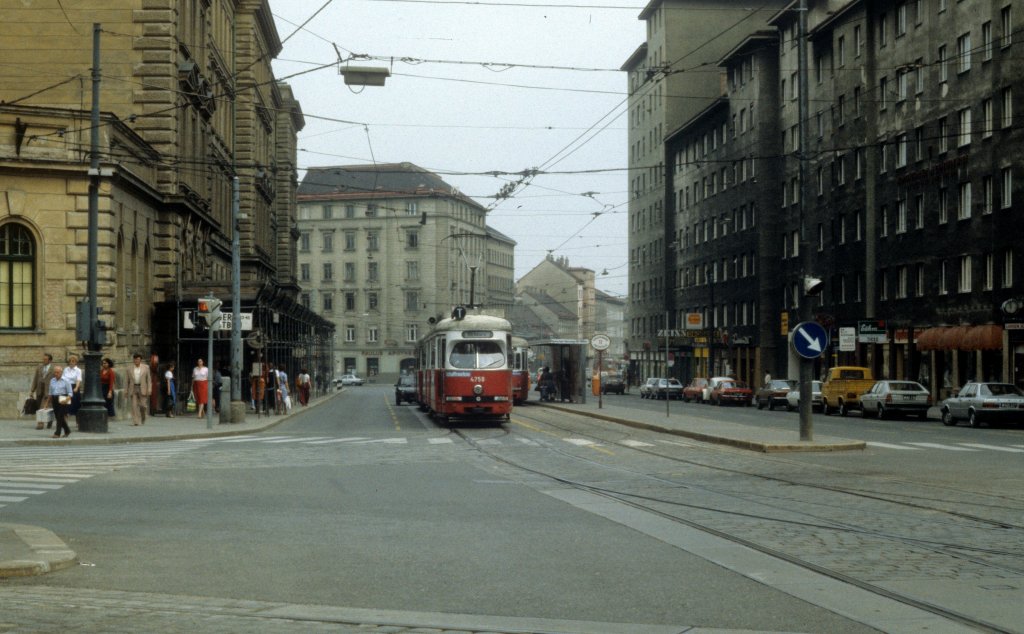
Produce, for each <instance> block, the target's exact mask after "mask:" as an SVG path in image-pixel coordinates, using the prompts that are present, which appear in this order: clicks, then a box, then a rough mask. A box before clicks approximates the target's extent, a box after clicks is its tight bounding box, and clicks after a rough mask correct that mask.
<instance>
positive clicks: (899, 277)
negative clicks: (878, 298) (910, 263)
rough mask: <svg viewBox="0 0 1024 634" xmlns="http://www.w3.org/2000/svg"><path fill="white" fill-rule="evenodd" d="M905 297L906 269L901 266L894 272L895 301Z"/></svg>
mask: <svg viewBox="0 0 1024 634" xmlns="http://www.w3.org/2000/svg"><path fill="white" fill-rule="evenodd" d="M906 297H907V267H905V266H901V267H900V268H899V270H898V271H896V299H906Z"/></svg>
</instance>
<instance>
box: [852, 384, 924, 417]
mask: <svg viewBox="0 0 1024 634" xmlns="http://www.w3.org/2000/svg"><path fill="white" fill-rule="evenodd" d="M860 404H861V409H862V411H863V415H864V416H865V417H867V416H869V415H875V416H877V417H878V419H879V420H885V419H886V418H888V417H889V416H892V415H894V414H913V415H915V416H917V417H919V418H928V408H930V407H931V406H932V395H931V394H929V393H928V390H927V389H926V388H925V387H924V386H923V385H921V384H920V383H917V382H916V381H878V382H877V383H875V384H874V386H872V388H871V389H870V390H869V391H867V392H865V393H864V394H861V397H860Z"/></svg>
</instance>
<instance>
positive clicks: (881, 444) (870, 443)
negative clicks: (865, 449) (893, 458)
mask: <svg viewBox="0 0 1024 634" xmlns="http://www.w3.org/2000/svg"><path fill="white" fill-rule="evenodd" d="M864 444H866V445H868V446H869V447H881V448H882V449H903V450H905V451H921V448H920V447H907V446H906V445H891V444H889V443H887V442H874V441H871V440H869V441H867V442H866V443H864Z"/></svg>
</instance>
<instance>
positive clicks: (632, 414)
mask: <svg viewBox="0 0 1024 634" xmlns="http://www.w3.org/2000/svg"><path fill="white" fill-rule="evenodd" d="M636 398H639V397H637V396H630V395H628V394H625V395H605V396H604V397H603V399H602V403H601V405H602V407H600V408H599V407H598V397H596V396H590V395H587V402H586V403H540V402H538V401H530V402H529V403H530V405H531V406H536V405H539V406H541V407H547V408H550V409H557V410H562V411H565V412H572V413H574V414H583V415H585V416H590V417H591V418H598V419H601V420H606V421H609V422H612V423H618V424H620V425H626V426H628V427H635V428H637V429H647V430H650V431H654V432H658V433H662V434H671V435H673V436H682V437H685V438H692V439H693V440H699V441H701V442H708V443H715V444H720V445H728V446H731V447H738V448H740V449H749V450H751V451H760V452H763V453H779V452H793V451H851V450H861V449H864V448H865V443H864V441H862V440H850V439H847V438H838V437H836V436H825V435H822V434H814V435H813V437H814V440H811V441H802V440H800V427H799V425H800V423H799V418H798V417H796V416H794V417H793V419H792V420H793V428H792V429H787V430H780V429H773V428H770V427H761V426H758V425H744V424H741V423H733V422H727V421H724V420H722V418H724V416H723V415H724V414H725V412H728V411H729V408H727V407H712V406H710V405H700V404H697V403H684V402H683V401H670V402H669V405H668V410H669V415H668V416H666V415H665V407H664V403H661V405H662V407H661V408H660V409H657V410H648V409H641V408H637V407H630V403H631V400H632V399H636ZM821 415H822V414H815V416H821Z"/></svg>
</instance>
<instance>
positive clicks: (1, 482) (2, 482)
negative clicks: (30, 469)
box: [0, 477, 76, 491]
mask: <svg viewBox="0 0 1024 634" xmlns="http://www.w3.org/2000/svg"><path fill="white" fill-rule="evenodd" d="M72 482H76V481H75V480H73V481H72ZM9 484H14V485H15V486H23V487H27V486H30V487H32V488H34V489H46V490H47V491H56V490H57V489H63V488H64V485H63V484H39V483H36V482H27V483H26V482H21V481H18V480H11V479H10V478H4V477H0V486H9Z"/></svg>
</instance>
